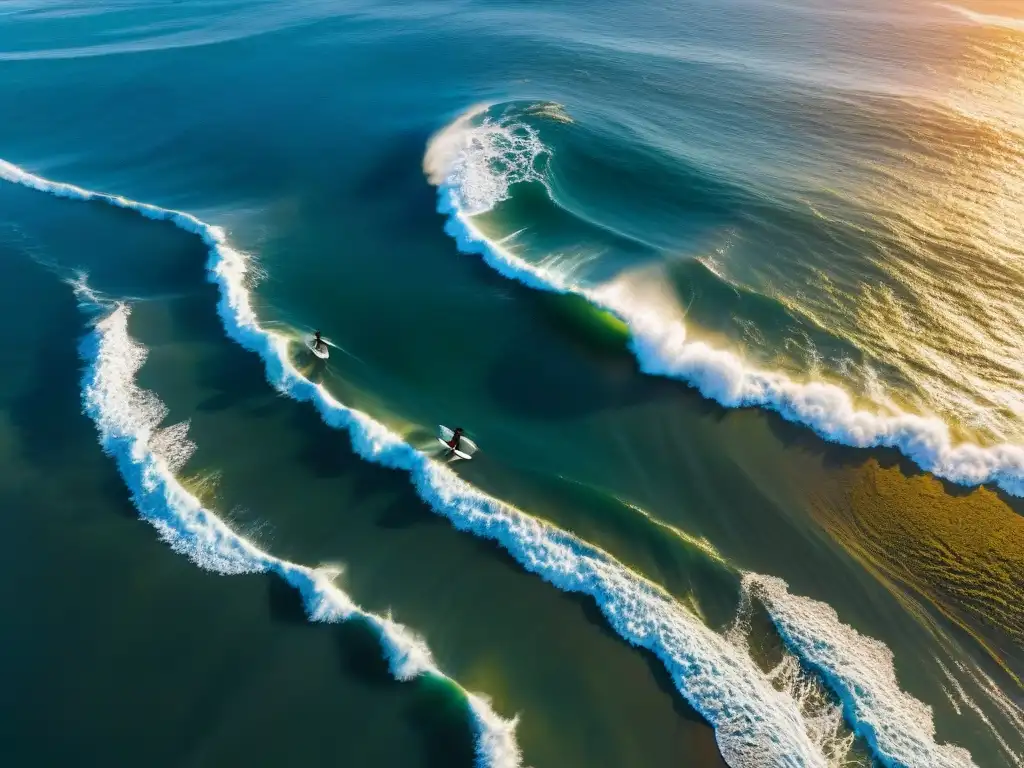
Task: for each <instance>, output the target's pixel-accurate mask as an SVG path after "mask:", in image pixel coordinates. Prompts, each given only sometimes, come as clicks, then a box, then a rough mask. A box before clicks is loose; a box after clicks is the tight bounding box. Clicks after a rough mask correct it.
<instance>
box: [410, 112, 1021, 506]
mask: <svg viewBox="0 0 1024 768" xmlns="http://www.w3.org/2000/svg"><path fill="white" fill-rule="evenodd" d="M546 153H548V149H547V147H546V146H545V145H544V144H543V142H542V141H541V139H540V136H539V134H538V132H537V130H536V129H535V128H534V127H532V126H531V125H529V124H527V123H525V122H522V121H519V120H516V119H514V118H500V119H495V118H492V117H491V116H489V115H488V114H487V111H486V108H484V107H479V106H478V107H475V108H473V109H472V110H470V111H468V112H466V113H465V114H463V115H462V116H460V117H459V118H458V119H456V120H455V121H454V122H453V123H451V124H450V125H449V126H447V127H446V128H444V129H442V130H441V131H439V132H438V133H437V134H436V135H435V136H434V137H433V138H432V139H431V141H430V143H429V144H428V146H427V150H426V154H425V156H424V171H425V173H426V174H427V176H428V178H429V179H430V180H431V182H432V183H434V184H436V185H437V187H438V210H439V211H440V212H441V213H443V214H445V215H447V216H448V223H447V225H446V231H447V232H448V233H449V234H450V235H451V236H452V237H453V238H454V239H455V241H456V243H457V244H458V247H459V249H460V250H461V251H463V252H466V253H474V254H479V255H481V256H483V258H484V260H485V262H486V263H487V264H488V265H490V266H491V267H492V268H494V269H495V270H497V271H498V272H500V273H501V274H503V275H505V276H506V277H510V278H512V279H514V280H518V281H520V282H522V283H524V284H525V285H527V286H530V287H532V288H537V289H539V290H544V291H552V292H556V293H563V294H575V295H578V296H582V297H583V298H585V299H587V300H588V301H590V302H591V303H593V304H595V305H597V306H599V307H600V308H602V309H605V310H607V311H609V312H611V313H613V314H614V315H616V316H617V317H619V318H620V319H621V320H622V321H623V322H625V323H626V324H627V325H628V326H629V329H630V334H631V347H632V350H633V352H634V354H635V355H636V357H637V359H638V361H639V364H640V368H641V370H642V371H643V372H645V373H648V374H652V375H660V376H666V377H670V378H674V379H678V380H680V381H684V382H686V383H687V384H689V385H691V386H693V387H695V388H696V389H697V390H698V391H699V392H700V393H701V394H702V395H703V396H704V397H707V398H710V399H712V400H714V401H716V402H717V403H719V404H720V405H722V406H725V407H727V408H742V407H750V406H756V407H761V408H766V409H769V410H772V411H775V412H777V413H779V414H780V415H781V416H782V417H783V418H784V419H786V420H787V421H792V422H796V423H799V424H802V425H804V426H807V427H810V428H811V429H813V430H814V431H815V432H816V433H817V434H818V435H819V436H820V437H822V438H824V439H826V440H829V441H831V442H835V443H842V444H844V445H849V446H853V447H857V448H896V449H898V450H899V451H900V452H902V453H903V454H904V455H905V456H907V457H908V458H909V459H911V460H913V461H914V462H915V463H916V464H918V465H919V466H920V467H921V468H922V469H924V470H926V471H928V472H931V473H932V474H934V475H936V476H938V477H941V478H944V479H946V480H950V481H952V482H955V483H959V484H961V485H969V486H970V485H981V484H986V483H990V484H994V485H997V486H998V487H1000V488H1002V489H1003V490H1004V491H1006V492H1007V493H1010V494H1012V495H1015V496H1024V446H1020V445H1015V444H1010V443H1003V444H998V445H991V446H982V445H978V444H975V443H969V442H960V443H957V442H954V438H953V434H952V431H951V429H950V427H949V425H948V424H946V423H945V422H944V421H942V420H941V419H939V418H937V417H929V416H922V415H918V414H914V413H906V412H903V411H900V410H898V409H896V408H893V409H892V411H891V412H890V413H878V412H872V411H867V410H861V409H859V408H858V407H857V405H856V404H855V401H854V398H853V397H852V396H851V394H850V393H849V392H847V391H846V390H845V389H843V388H842V387H840V386H837V385H835V384H832V383H828V382H823V381H813V380H812V381H807V382H801V381H796V380H794V379H792V378H790V377H789V376H788V375H787V374H785V373H783V372H780V371H772V370H762V369H759V368H757V367H754V366H752V365H750V364H749V363H747V362H746V361H744V360H743V359H741V358H740V357H739V356H737V355H736V354H734V353H732V352H730V351H728V350H725V349H720V348H716V347H714V346H712V345H710V344H708V343H707V342H704V341H697V340H691V339H688V338H687V328H686V324H685V323H684V322H683V313H682V312H679V311H672V309H673V308H672V307H666V305H665V302H664V301H661V300H653V301H652V300H651V296H650V295H649V294H648V293H646V292H644V291H640V290H638V289H637V286H635V285H633V284H631V283H630V281H628V280H615V279H613V280H611V281H609V282H605V283H599V284H587V283H586V282H584V281H582V280H579V279H577V278H576V277H575V275H574V273H573V270H572V269H571V268H570V269H564V268H560V266H559V265H557V264H556V265H554V266H552V265H550V264H544V263H541V264H533V263H531V262H529V261H527V260H526V259H524V258H521V257H520V256H518V255H517V254H516V253H515V251H514V250H513V248H512V246H511V245H510V243H509V239H508V238H505V239H503V240H501V241H500V242H495V241H493V240H491V239H489V238H488V237H487V236H486V235H485V234H484V233H483V232H482V231H481V229H480V228H479V227H478V226H477V225H476V224H475V223H474V220H473V218H474V216H476V215H478V214H481V213H485V212H487V211H489V210H490V209H492V208H493V207H494V206H495V205H497V204H498V203H500V202H501V201H503V200H505V199H507V197H508V195H509V194H510V192H509V187H510V186H511V185H513V184H516V183H519V182H522V181H540V182H541V183H545V181H544V178H543V176H542V174H541V173H540V172H539V171H538V170H537V169H538V156H539V155H540V154H546ZM496 160H497V161H496Z"/></svg>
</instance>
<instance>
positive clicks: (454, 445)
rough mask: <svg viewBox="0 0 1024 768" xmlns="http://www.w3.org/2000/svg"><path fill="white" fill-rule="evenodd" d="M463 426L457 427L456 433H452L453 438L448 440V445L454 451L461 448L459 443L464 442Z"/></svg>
mask: <svg viewBox="0 0 1024 768" xmlns="http://www.w3.org/2000/svg"><path fill="white" fill-rule="evenodd" d="M462 431H463V430H462V427H456V428H455V434H453V435H452V439H451V440H449V441H448V447H449V448H451V450H452V453H455V451H457V450H459V443H461V442H462Z"/></svg>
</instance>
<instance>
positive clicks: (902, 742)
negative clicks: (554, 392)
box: [0, 161, 974, 768]
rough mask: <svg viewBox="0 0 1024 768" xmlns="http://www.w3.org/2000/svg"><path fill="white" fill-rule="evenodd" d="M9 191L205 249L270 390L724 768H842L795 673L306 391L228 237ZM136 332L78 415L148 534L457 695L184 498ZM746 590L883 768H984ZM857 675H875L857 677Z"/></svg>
mask: <svg viewBox="0 0 1024 768" xmlns="http://www.w3.org/2000/svg"><path fill="white" fill-rule="evenodd" d="M0 177H3V178H6V179H8V180H9V181H13V182H15V183H19V184H23V185H26V186H29V187H32V188H34V189H37V190H40V191H44V192H48V193H50V194H54V195H57V196H60V197H70V198H76V199H80V200H86V201H90V200H92V201H99V202H103V203H107V204H110V205H115V206H118V207H121V208H127V209H131V210H134V211H137V212H138V213H140V214H142V215H144V216H147V217H149V218H152V219H161V220H167V221H170V222H171V223H173V224H174V225H175V226H178V227H180V228H182V229H184V230H187V231H189V232H193V233H195V234H196V235H198V236H199V237H201V238H202V239H203V241H204V242H205V243H206V244H207V246H208V247H209V249H210V258H209V263H208V268H209V272H210V279H211V280H213V281H214V282H216V283H217V284H218V286H219V287H220V302H219V306H218V310H219V314H220V317H221V320H222V322H223V324H224V327H225V329H226V331H227V333H228V334H229V336H231V338H233V339H234V340H235V341H237V342H238V343H239V344H241V345H242V346H244V347H245V348H247V349H249V350H251V351H254V352H257V353H258V354H260V356H261V357H262V359H263V361H264V363H265V366H266V373H267V378H268V380H269V381H270V382H271V384H272V385H273V386H275V387H276V388H277V389H278V390H279V391H281V392H283V393H285V394H287V395H289V396H291V397H293V398H295V399H297V400H300V401H310V402H312V403H313V405H314V406H315V407H316V408H317V410H318V411H319V413H320V415H321V416H322V418H323V419H324V421H325V422H326V423H327V424H329V425H330V426H332V427H335V428H338V429H342V430H345V431H346V432H347V433H348V435H349V437H350V440H351V443H352V447H353V449H354V450H355V452H356V453H357V454H358V455H359V456H360V457H362V458H364V459H366V460H368V461H372V462H375V463H377V464H380V465H383V466H386V467H390V468H393V469H396V470H402V471H404V472H406V473H407V474H408V475H409V476H410V478H411V480H412V483H413V485H414V487H415V489H416V491H417V493H418V495H419V496H420V497H421V498H422V499H423V500H424V501H425V502H426V503H427V504H428V505H429V506H430V507H431V508H432V509H433V510H434V511H435V512H437V513H438V514H440V515H442V516H444V517H446V518H447V519H448V520H449V521H450V522H451V523H452V524H453V525H454V526H455V527H456V528H457V529H459V530H463V531H467V532H470V533H472V534H473V535H476V536H479V537H482V538H485V539H490V540H492V541H494V542H496V543H497V544H499V545H500V546H501V547H502V548H504V549H505V550H506V551H507V552H508V553H509V554H511V555H512V557H513V558H515V560H516V561H517V562H518V563H519V564H520V565H521V566H522V567H523V568H524V569H526V570H527V571H529V572H532V573H534V574H537V575H539V576H540V577H541V578H543V579H544V580H546V581H547V582H549V583H551V584H552V585H554V586H556V587H557V588H559V589H562V590H564V591H567V592H575V593H581V594H585V595H589V596H590V597H592V598H593V599H594V600H595V602H596V603H597V605H598V606H599V607H600V609H601V611H602V613H603V614H604V616H605V618H606V620H607V621H608V623H609V625H610V626H611V627H612V628H613V629H614V630H615V631H616V632H617V633H618V634H619V635H620V636H621V637H622V638H624V639H625V640H627V641H628V642H630V643H631V644H633V645H635V646H639V647H642V648H646V649H648V650H650V651H652V652H653V653H654V654H655V655H656V656H657V657H658V658H659V659H660V660H661V662H662V663H663V664H664V666H665V668H666V669H667V670H668V672H669V674H670V675H671V678H672V681H673V683H674V685H675V686H676V688H677V689H678V691H679V692H680V694H681V695H682V696H683V697H684V698H685V699H686V700H687V701H688V702H689V703H690V704H691V705H692V706H693V707H694V708H695V709H696V710H697V711H699V712H700V713H701V714H702V715H703V716H704V717H705V718H706V719H707V720H708V722H709V723H710V724H711V725H712V727H713V728H714V729H715V735H716V739H717V742H718V745H719V748H720V750H721V752H722V755H723V757H724V758H725V760H726V761H727V762H728V763H729V764H730V765H731V766H733V768H741V767H747V766H749V767H751V768H762V767H763V768H768V766H791V767H793V768H796V767H797V766H808V767H811V766H813V767H815V768H817V767H819V766H820V767H822V768H824V766H833V765H841V764H843V763H844V762H845V758H844V755H845V751H846V747H847V746H848V740H847V739H846V738H845V737H840V736H839V735H838V733H837V730H836V727H835V726H836V723H837V720H836V718H835V717H833V716H831V715H829V714H828V713H826V715H825V716H816V715H814V714H813V713H811V712H809V711H807V709H806V708H805V702H804V701H803V697H802V695H801V690H800V689H801V687H802V683H801V682H800V681H801V680H802V679H803V678H804V677H805V674H804V673H802V672H800V671H794V668H792V667H791V666H786V669H785V670H783V671H781V672H780V671H779V670H773V671H772V672H768V673H766V672H764V671H763V670H762V669H761V668H760V667H759V666H758V665H757V664H756V663H755V661H754V660H753V659H752V658H751V656H750V654H749V652H748V650H747V648H746V646H745V643H742V642H737V640H736V637H735V635H734V633H732V632H729V633H725V634H719V633H717V632H715V631H713V630H712V629H710V628H709V627H707V626H706V625H705V624H704V623H703V622H702V621H701V620H700V619H699V618H698V617H697V616H696V615H694V613H693V612H691V611H690V610H689V609H687V608H686V607H685V606H683V605H681V604H680V603H678V602H677V601H675V600H674V599H673V598H672V597H671V596H670V595H669V594H668V593H666V592H665V591H664V590H663V589H662V588H661V587H659V586H657V585H656V584H653V583H652V582H650V581H648V580H647V579H645V578H643V577H642V576H639V575H638V574H636V573H634V572H633V571H631V570H630V569H628V568H626V567H625V566H623V565H622V564H620V563H619V562H617V561H616V560H615V559H614V558H612V557H611V556H610V555H609V554H608V553H606V552H604V551H603V550H600V549H598V548H597V547H594V546H592V545H590V544H588V543H586V542H584V541H582V540H580V539H579V538H577V537H575V536H574V535H572V534H570V533H567V532H565V531H562V530H559V529H558V528H555V527H554V526H552V525H550V524H549V523H546V522H544V521H541V520H538V519H536V518H534V517H531V516H530V515H527V514H525V513H523V512H521V511H520V510H518V509H516V508H515V507H513V506H511V505H509V504H507V503H505V502H502V501H500V500H498V499H495V498H493V497H491V496H488V495H486V494H485V493H483V492H481V491H480V490H478V489H476V488H474V487H473V486H471V485H470V484H468V483H466V482H465V481H463V480H462V479H460V478H459V477H458V475H457V474H456V473H455V472H453V471H452V470H451V469H450V468H448V467H447V466H445V465H442V464H439V463H438V462H435V461H434V460H432V459H431V457H430V456H429V455H427V454H426V453H424V452H422V451H420V450H417V449H416V448H414V447H413V446H411V445H409V444H407V443H406V442H404V441H403V440H402V439H401V437H399V436H398V435H396V434H395V433H393V432H392V431H390V430H389V429H388V428H387V427H386V426H385V425H383V424H381V423H380V422H378V421H376V420H374V419H372V418H371V417H370V416H368V415H367V414H364V413H362V412H360V411H357V410H354V409H351V408H348V407H346V406H345V405H343V404H342V403H340V402H338V401H337V400H335V399H334V398H333V397H332V396H331V395H330V393H328V392H327V390H326V389H325V388H324V387H323V386H321V385H317V384H314V383H313V382H311V381H309V380H308V379H306V378H304V377H303V376H302V375H301V374H300V373H299V372H298V370H296V368H295V367H294V366H293V365H292V364H291V362H290V359H289V356H288V351H289V343H290V342H289V340H288V339H287V338H285V337H284V336H281V335H278V334H275V333H273V332H270V331H267V330H265V329H264V328H262V327H261V326H260V325H259V323H258V321H257V318H256V315H255V312H254V311H253V309H252V306H251V303H250V300H249V294H248V292H247V290H246V288H245V280H246V271H247V258H246V256H245V255H244V254H242V253H240V252H238V251H236V250H234V249H233V248H231V247H230V246H229V245H228V243H227V239H226V236H225V233H224V231H223V230H222V229H220V228H219V227H216V226H213V225H210V224H207V223H205V222H203V221H201V220H199V219H197V218H196V217H194V216H192V215H190V214H187V213H182V212H179V211H173V210H168V209H164V208H160V207H158V206H154V205H149V204H146V203H139V202H136V201H133V200H129V199H127V198H124V197H121V196H116V195H107V194H103V193H99V192H93V191H90V190H86V189H82V188H80V187H76V186H73V185H70V184H64V183H60V182H54V181H49V180H47V179H44V178H42V177H40V176H36V175H34V174H31V173H28V172H27V171H24V170H22V169H21V168H18V167H17V166H14V165H12V164H10V163H6V162H3V161H0ZM127 318H128V309H127V307H125V306H123V305H116V306H115V307H114V309H113V311H111V312H110V314H109V315H107V316H106V317H105V318H104V319H102V320H100V321H99V322H98V323H97V325H96V332H95V333H94V334H93V335H91V336H90V337H89V338H88V339H87V340H86V342H85V343H84V344H83V357H85V358H86V359H87V360H89V361H90V363H91V365H90V368H89V371H88V372H87V373H86V377H85V381H84V402H85V408H86V410H87V412H88V413H89V415H90V416H92V417H93V419H94V421H96V424H97V427H98V429H99V430H100V435H101V439H102V442H103V445H104V448H105V450H107V451H108V452H109V453H110V454H112V455H113V456H114V457H115V458H116V459H117V461H118V465H119V468H120V469H121V472H122V475H123V476H124V478H125V480H126V482H127V483H128V485H129V487H130V489H131V491H132V494H133V496H134V498H135V501H136V504H137V505H138V507H139V509H140V512H141V513H142V515H143V516H144V517H145V519H147V520H148V521H149V522H150V523H151V524H152V525H153V526H154V527H155V528H156V529H157V530H158V531H159V532H160V535H161V536H162V538H164V540H165V541H167V542H168V543H169V544H170V545H171V546H172V547H173V548H174V549H176V550H177V551H179V552H182V553H184V554H186V555H188V556H189V557H190V558H191V559H192V560H193V561H195V562H196V563H198V564H199V565H201V566H203V567H205V568H208V569H211V570H214V571H217V572H220V573H246V572H273V573H276V574H278V575H279V576H281V577H282V578H284V579H285V580H286V581H288V582H289V583H290V584H292V585H293V586H295V587H296V589H298V590H299V591H300V592H301V593H302V595H303V597H304V599H305V601H306V606H307V610H308V611H309V614H310V617H311V618H312V619H313V620H318V621H341V620H345V619H348V618H356V617H358V618H360V619H362V620H363V621H366V622H368V623H369V624H370V625H372V626H373V627H375V628H376V629H377V630H378V632H379V634H380V636H381V639H382V643H383V645H384V647H385V650H386V652H387V654H388V659H389V662H390V664H391V668H392V672H393V674H394V675H395V676H396V678H398V679H408V678H409V677H413V676H415V675H417V674H431V675H436V676H439V677H441V678H443V679H446V680H448V678H445V677H444V675H443V674H442V673H441V672H440V671H438V670H437V667H436V666H435V665H434V663H433V661H432V660H431V658H430V654H429V651H428V650H427V649H426V647H425V646H424V645H423V644H422V642H421V641H419V640H417V639H416V638H415V637H414V636H413V635H412V634H411V633H410V632H409V631H408V630H407V629H405V628H403V627H401V626H400V625H397V624H395V623H394V622H392V621H391V620H390V619H385V618H382V617H379V616H375V615H374V614H369V613H366V612H364V611H362V610H361V609H359V608H358V607H357V606H356V605H355V604H354V603H353V602H352V601H351V598H349V597H348V596H347V595H345V594H344V593H343V592H341V591H340V590H338V589H337V587H335V586H334V585H333V583H332V582H331V578H330V574H329V573H328V572H325V571H323V570H317V569H311V568H308V567H305V566H300V565H296V564H294V563H289V562H287V561H283V560H280V559H277V558H274V557H273V556H271V555H269V554H267V553H265V552H262V551H261V550H259V549H257V548H256V547H254V546H253V545H252V544H251V543H249V542H247V541H246V540H245V539H243V538H242V537H240V536H238V535H237V534H235V533H234V532H232V531H231V530H230V529H229V528H228V527H227V526H226V525H225V524H224V523H223V522H222V521H221V520H220V519H219V518H217V517H216V516H215V515H213V514H212V513H211V512H209V511H207V510H205V509H204V508H203V507H202V506H201V504H200V503H199V501H198V500H197V499H195V498H194V497H193V496H191V495H190V494H188V492H187V491H185V490H184V489H183V488H182V487H181V485H180V484H179V483H178V482H177V481H176V480H175V478H174V470H175V469H176V468H178V467H180V466H181V465H182V464H183V463H184V462H185V461H186V460H187V459H188V457H189V455H190V454H191V451H192V446H191V444H190V443H189V442H188V440H187V425H176V426H174V427H168V428H165V429H160V428H159V424H160V423H161V421H162V420H163V418H164V415H165V409H164V406H163V404H162V403H160V401H159V400H158V399H157V398H156V397H155V396H154V395H152V393H147V392H145V391H143V390H141V389H139V388H138V387H137V386H136V385H135V383H134V376H135V373H136V372H137V371H138V369H139V367H140V366H141V364H142V361H143V358H144V355H145V350H144V348H142V347H141V345H138V344H137V343H135V342H133V341H132V339H131V338H130V336H129V335H128V332H127ZM744 578H745V581H744V584H745V587H747V589H748V591H750V592H755V591H756V594H755V595H754V596H756V597H757V598H758V599H759V600H761V601H762V602H763V604H764V605H765V607H766V609H767V610H768V611H769V613H770V615H771V617H772V620H773V621H774V622H775V625H776V627H777V628H778V630H779V633H780V635H781V636H782V638H783V640H784V641H785V643H786V645H787V647H788V648H789V649H790V650H791V651H792V652H793V653H794V654H795V655H796V657H797V658H798V659H799V660H800V663H801V664H802V665H804V666H806V667H808V668H810V669H811V670H813V671H814V672H815V673H817V675H818V676H819V678H820V682H822V683H824V684H825V685H826V686H827V687H828V688H830V689H831V690H832V691H833V692H834V693H835V694H836V695H837V696H838V698H839V699H840V700H841V702H842V703H843V710H844V713H845V715H846V717H847V720H848V721H849V722H850V724H851V727H852V728H853V729H854V731H855V732H856V733H858V734H860V735H862V736H864V737H865V739H866V741H867V743H868V744H869V746H870V747H871V749H872V751H873V753H874V754H875V756H876V758H877V759H878V760H879V761H880V762H882V763H883V764H884V765H887V766H907V767H908V768H910V767H911V766H913V767H914V768H916V767H917V766H920V767H921V768H926V767H927V768H931V767H932V766H943V768H945V767H946V766H950V767H952V766H962V767H963V768H969V767H970V766H973V765H974V764H973V762H972V761H971V758H970V755H969V754H968V753H967V752H966V751H965V750H962V749H960V748H958V747H952V746H945V745H943V746H939V745H936V744H935V742H934V726H933V724H932V721H931V711H930V709H929V708H928V707H927V705H925V704H923V703H921V702H919V701H917V700H916V699H914V698H912V697H910V696H909V695H907V694H906V693H904V692H902V691H901V690H900V689H899V687H898V685H897V683H896V678H895V673H894V671H893V670H892V655H891V652H889V651H888V649H887V648H886V647H885V646H884V645H882V644H881V643H878V642H877V641H874V640H871V639H869V638H864V637H862V636H860V635H858V634H857V633H856V632H855V631H854V630H853V629H852V628H850V627H847V626H845V625H843V624H841V623H840V622H839V620H838V617H837V616H836V614H835V611H834V610H832V609H831V608H830V607H829V606H827V605H825V604H822V603H818V602H816V601H813V600H810V599H808V598H802V597H796V596H792V595H790V594H789V593H788V591H787V589H786V587H785V584H784V582H782V581H781V580H778V579H774V578H771V577H762V576H757V575H755V574H748V575H746V576H745V577H744ZM754 587H756V590H755V589H754ZM886 654H887V655H886ZM861 666H869V667H870V669H868V670H867V671H865V672H864V673H861V674H856V673H855V672H854V670H856V669H858V668H859V667H861ZM787 670H788V671H787ZM780 678H783V682H782V684H780V682H779V681H780ZM787 680H788V683H787V682H786V681H787ZM452 684H453V685H455V683H454V682H453V683H452ZM458 690H459V691H461V692H462V694H463V695H464V696H465V697H466V699H467V702H468V703H469V706H470V709H471V710H472V713H473V716H474V718H475V722H476V724H477V728H478V732H479V743H478V754H479V756H480V761H481V762H482V763H484V764H487V765H494V766H515V765H519V760H520V758H519V753H518V748H517V746H516V743H515V740H514V735H513V729H514V725H515V721H514V720H513V721H506V720H503V719H501V718H500V717H499V716H497V715H496V714H495V713H494V712H493V711H492V710H491V709H490V707H489V705H488V704H487V703H486V701H484V700H483V699H481V698H480V697H478V696H475V695H473V694H470V693H467V692H465V691H463V689H461V688H459V689H458ZM830 711H834V708H833V709H832V710H830ZM823 722H824V723H825V725H824V726H823V724H822V723H823ZM829 724H831V726H829ZM908 734H909V735H908Z"/></svg>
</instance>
